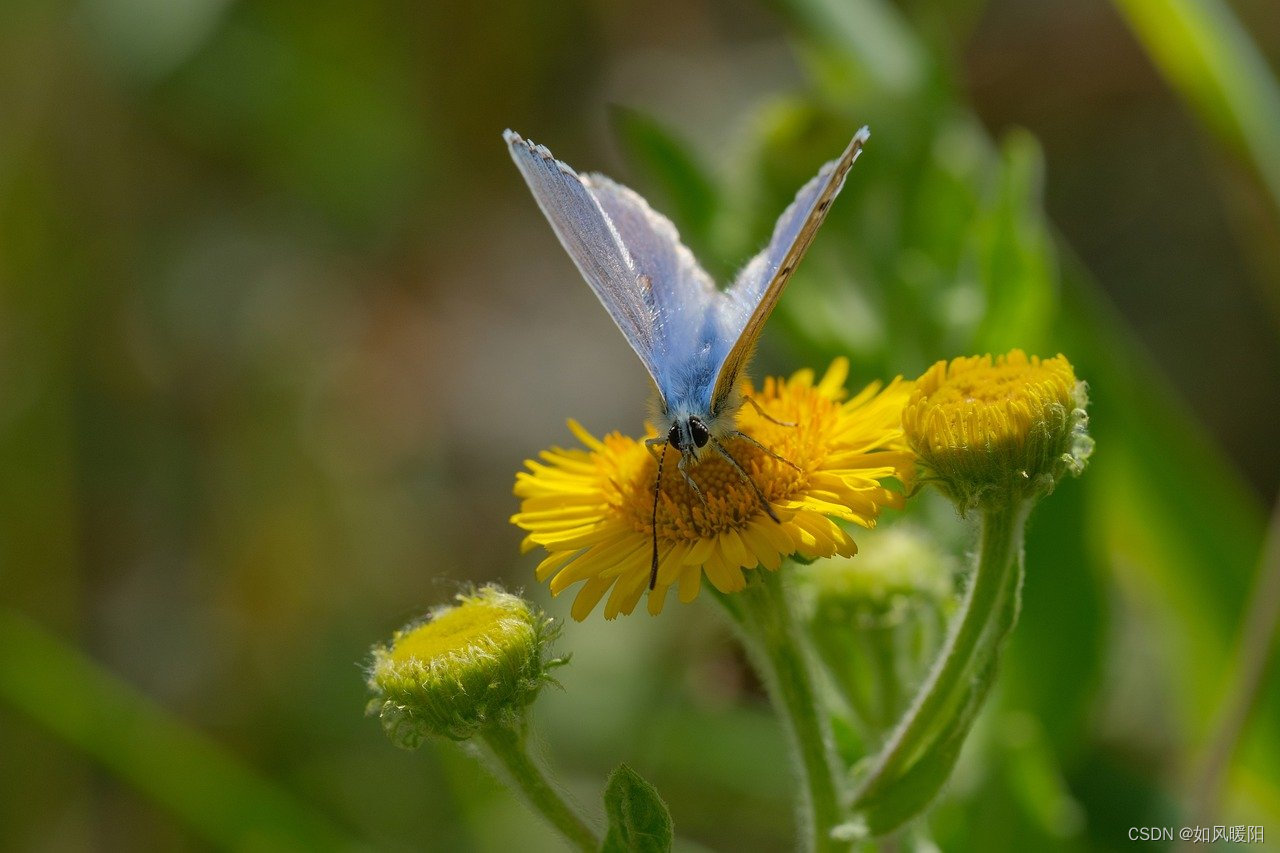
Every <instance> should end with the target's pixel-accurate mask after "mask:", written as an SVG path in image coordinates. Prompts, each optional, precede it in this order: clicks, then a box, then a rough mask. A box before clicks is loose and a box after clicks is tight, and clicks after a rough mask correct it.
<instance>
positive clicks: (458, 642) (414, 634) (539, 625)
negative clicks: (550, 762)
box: [368, 586, 567, 749]
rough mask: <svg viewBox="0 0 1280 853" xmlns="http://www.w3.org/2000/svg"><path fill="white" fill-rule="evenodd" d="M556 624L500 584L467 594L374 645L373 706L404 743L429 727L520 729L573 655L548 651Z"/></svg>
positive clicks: (446, 732)
mask: <svg viewBox="0 0 1280 853" xmlns="http://www.w3.org/2000/svg"><path fill="white" fill-rule="evenodd" d="M558 633H559V626H558V624H557V623H556V622H555V621H554V620H552V619H549V618H547V617H546V616H545V615H544V614H543V613H542V612H541V611H540V610H538V609H537V608H536V607H534V606H533V605H532V604H530V603H529V602H527V601H525V600H524V599H521V598H519V597H517V596H514V595H511V594H509V593H506V592H503V591H502V590H501V589H499V588H498V587H496V586H486V587H483V588H481V589H480V590H478V591H476V592H473V593H469V594H461V595H459V596H458V597H457V604H454V605H448V606H444V607H440V608H437V609H435V610H433V611H432V612H431V613H430V614H428V615H427V617H426V618H425V619H423V620H421V621H420V622H417V623H414V624H411V625H409V626H407V627H405V628H404V629H402V630H400V631H397V632H396V634H395V636H394V638H393V639H392V641H391V643H390V644H389V645H386V646H378V647H376V648H374V650H373V663H372V666H371V667H370V670H369V677H368V685H369V689H370V690H371V691H372V692H373V699H372V700H371V701H370V703H369V713H371V714H374V713H376V714H377V715H378V716H379V717H380V718H381V720H382V725H383V728H384V729H385V730H386V732H387V735H388V736H389V737H390V738H391V739H392V740H393V741H394V742H395V743H396V744H398V745H400V746H402V747H405V748H406V749H414V748H416V747H417V746H419V745H420V744H421V743H422V741H423V739H424V738H426V737H427V736H428V735H435V736H437V737H443V738H449V739H451V740H466V739H467V738H470V737H472V736H474V735H476V734H478V733H480V732H483V731H485V730H487V729H490V728H493V727H504V728H509V729H516V728H518V727H520V726H521V725H522V724H523V721H524V717H525V709H526V708H527V707H528V706H529V704H530V703H532V702H533V700H534V699H536V698H537V696H538V692H539V691H540V690H541V689H542V687H543V685H544V684H546V683H547V682H548V681H551V680H552V679H551V676H550V675H549V672H550V670H551V669H552V668H553V667H556V666H559V665H561V664H564V663H566V662H567V658H555V657H551V656H550V644H551V642H552V640H554V639H555V637H556V635H557V634H558Z"/></svg>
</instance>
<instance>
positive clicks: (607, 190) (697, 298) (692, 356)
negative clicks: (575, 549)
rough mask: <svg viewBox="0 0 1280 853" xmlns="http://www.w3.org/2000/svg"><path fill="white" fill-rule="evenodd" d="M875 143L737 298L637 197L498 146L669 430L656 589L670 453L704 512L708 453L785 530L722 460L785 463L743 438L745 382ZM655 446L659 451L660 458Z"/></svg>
mask: <svg viewBox="0 0 1280 853" xmlns="http://www.w3.org/2000/svg"><path fill="white" fill-rule="evenodd" d="M870 136H871V133H870V131H869V130H868V129H867V128H866V127H863V128H862V129H861V130H859V131H858V132H857V133H856V134H854V136H853V139H852V140H851V141H850V142H849V145H848V147H846V148H845V150H844V153H843V154H841V155H840V156H839V157H838V158H837V159H835V160H832V161H831V162H829V163H827V164H826V165H824V166H823V167H822V168H821V169H820V170H819V171H818V174H817V176H816V177H815V178H813V179H812V180H811V181H809V182H808V183H807V184H805V185H804V186H803V187H801V188H800V191H799V192H798V193H797V194H796V197H795V201H793V202H792V203H791V205H790V206H788V207H787V209H786V210H785V211H783V213H782V216H781V217H779V219H778V222H777V225H775V226H774V229H773V236H772V238H771V239H770V240H769V245H768V246H766V247H765V248H764V250H763V251H761V252H760V253H759V254H758V255H756V256H755V257H754V258H752V259H751V260H750V261H749V262H748V263H747V265H746V266H745V267H744V268H743V269H742V271H741V272H740V273H739V274H738V275H737V277H736V279H735V280H734V282H733V284H732V285H731V286H729V287H728V288H726V289H724V290H720V289H719V288H717V287H716V285H715V282H714V281H712V279H711V277H710V276H709V275H708V274H707V273H706V272H704V271H703V269H702V267H700V266H699V265H698V262H697V261H696V260H695V259H694V257H693V253H692V252H690V251H689V249H688V248H686V247H685V245H684V244H683V243H681V242H680V236H679V234H678V233H677V232H676V229H675V226H674V225H672V224H671V221H670V220H669V219H667V218H666V217H665V216H662V215H661V214H659V213H657V212H655V211H654V210H653V209H652V208H651V207H650V206H649V203H648V202H646V201H645V200H644V199H643V198H642V197H641V196H640V195H639V194H638V193H636V192H634V191H632V190H630V189H627V188H626V187H624V186H622V185H621V184H618V183H615V182H614V181H612V180H610V179H609V178H607V177H605V176H604V175H599V174H585V175H579V174H578V173H577V172H575V171H574V170H573V169H572V168H570V167H569V166H568V165H567V164H565V163H562V162H561V161H559V160H557V159H556V158H555V157H554V156H552V154H551V152H550V151H548V150H547V148H546V147H545V146H542V145H537V144H535V143H533V142H530V141H528V140H526V139H523V138H521V137H520V135H519V134H517V133H515V132H513V131H511V130H507V131H506V132H504V133H503V135H502V138H503V139H504V140H506V143H507V147H508V149H509V150H510V152H511V158H512V159H513V160H515V163H516V166H517V167H518V168H519V169H520V173H521V174H522V175H523V176H524V179H525V181H526V182H527V183H528V185H529V189H530V190H531V191H532V192H533V197H534V199H535V200H536V201H537V202H538V207H540V208H541V209H542V213H543V215H545V216H546V218H547V221H548V222H550V223H551V228H552V230H553V231H555V233H556V236H557V237H559V238H560V243H561V245H563V246H564V248H565V251H567V252H568V253H569V257H570V258H572V259H573V262H574V264H575V265H576V266H577V267H578V271H579V272H581V273H582V277H583V278H584V279H586V281H587V284H588V285H589V286H590V287H591V290H592V292H594V293H595V295H596V296H597V297H598V298H599V299H600V302H601V303H602V304H603V305H604V307H605V310H606V311H608V312H609V316H610V317H612V318H613V321H614V323H616V324H617V326H618V328H619V329H620V330H621V331H622V335H623V337H625V338H626V339H627V343H629V344H631V348H632V349H633V350H635V353H636V355H637V356H639V357H640V361H641V362H642V363H643V364H644V366H645V369H646V370H648V371H649V376H650V377H651V378H652V379H653V384H654V386H655V387H656V388H657V391H658V402H657V412H656V414H657V421H658V423H659V426H660V427H665V429H664V430H662V431H660V432H659V434H658V437H656V438H651V439H649V440H648V446H649V448H650V452H654V453H655V456H656V457H657V461H658V476H657V481H656V482H655V484H654V498H653V521H654V525H653V568H652V572H651V574H650V578H649V588H650V589H653V587H654V583H655V581H656V580H657V571H658V542H657V535H658V534H657V512H658V496H659V494H660V489H661V484H662V465H663V462H664V460H665V457H666V446H670V447H671V448H673V449H675V450H676V451H677V452H678V453H679V454H680V461H679V463H678V467H679V471H680V474H681V475H682V476H683V477H684V479H685V482H686V483H688V484H689V487H690V489H691V490H692V491H693V492H694V494H696V495H697V496H698V497H699V498H701V499H703V501H704V502H705V498H704V497H703V495H702V491H701V490H700V489H699V487H698V485H697V483H695V482H694V480H693V479H692V478H691V477H690V476H689V468H690V467H691V466H692V465H694V464H695V463H696V462H697V461H698V460H699V459H700V458H701V457H702V454H703V453H705V452H708V448H709V449H710V452H713V453H715V454H717V455H718V456H720V457H722V458H724V459H725V460H726V461H727V462H728V463H729V464H730V466H731V467H732V468H733V469H734V470H735V471H737V472H738V474H739V475H741V476H742V478H743V479H744V480H745V481H746V482H747V483H749V484H750V485H751V487H752V488H753V489H754V490H755V493H756V496H757V497H758V498H759V500H760V504H761V507H762V508H763V509H764V511H765V512H766V513H768V515H769V517H770V518H772V519H773V520H774V521H778V516H777V514H776V513H775V512H774V510H773V508H772V507H771V506H770V505H769V501H768V500H767V499H766V498H765V496H764V493H763V492H761V490H760V488H759V486H757V485H756V483H755V481H753V480H752V479H751V477H750V475H749V474H748V473H747V471H746V470H745V469H744V468H743V467H742V465H741V464H739V463H738V461H737V460H736V459H734V457H733V456H732V455H730V453H729V451H728V450H727V449H726V448H725V442H726V441H727V440H728V439H730V438H740V439H744V440H746V441H748V442H750V443H752V444H754V445H756V446H757V447H760V448H761V449H762V450H764V451H765V452H767V453H769V454H770V455H772V456H774V457H775V458H778V459H780V460H781V461H783V462H787V460H785V459H782V458H781V457H779V456H777V454H774V453H772V451H770V450H769V449H768V448H766V447H764V446H763V445H761V444H760V443H759V442H757V441H756V440H755V439H753V438H752V437H751V436H749V435H747V434H746V433H743V432H740V431H739V430H738V429H737V415H738V411H739V410H740V409H741V408H742V406H743V404H744V402H748V403H751V404H752V405H753V406H756V408H757V410H760V409H759V406H757V405H756V404H755V402H754V401H753V400H750V399H744V397H743V395H742V392H741V390H740V387H739V386H740V381H739V380H740V379H741V377H742V373H743V371H744V370H745V369H746V366H747V363H748V362H749V361H750V360H751V356H752V355H753V353H754V352H755V348H756V343H757V342H758V341H759V339H760V332H761V330H763V328H764V324H765V321H766V320H768V319H769V315H770V314H771V313H773V309H774V307H775V306H776V305H777V304H778V298H779V297H780V296H781V295H782V291H783V289H784V288H785V287H786V286H787V282H788V281H789V280H790V279H791V274H792V273H793V272H795V268H796V265H797V264H799V263H800V259H801V258H803V257H804V254H805V252H806V251H808V249H809V246H810V244H811V243H812V242H813V238H814V236H815V235H816V234H817V232H818V228H819V227H820V226H821V225H822V222H823V220H824V219H826V216H827V211H828V210H830V208H831V202H832V201H833V200H834V199H835V197H836V195H838V194H839V192H840V189H841V187H843V186H844V180H845V177H846V176H847V175H848V174H849V169H850V168H851V167H852V166H853V163H854V161H855V160H857V159H858V155H859V154H860V153H861V152H862V147H863V145H864V144H865V143H866V141H867V139H868V138H870ZM761 414H762V415H764V414H765V413H764V412H763V411H762V410H761ZM766 416H767V415H766ZM657 446H661V447H662V449H661V450H660V451H657V452H655V451H654V450H653V448H654V447H657ZM787 464H791V463H789V462H787ZM793 467H794V466H793Z"/></svg>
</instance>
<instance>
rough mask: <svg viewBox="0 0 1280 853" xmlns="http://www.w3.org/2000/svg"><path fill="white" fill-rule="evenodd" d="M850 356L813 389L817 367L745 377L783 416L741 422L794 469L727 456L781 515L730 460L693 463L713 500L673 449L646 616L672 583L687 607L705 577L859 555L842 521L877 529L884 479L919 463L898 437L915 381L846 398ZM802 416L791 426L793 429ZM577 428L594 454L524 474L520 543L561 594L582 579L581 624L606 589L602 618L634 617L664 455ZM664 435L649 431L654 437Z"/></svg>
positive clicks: (736, 579)
mask: <svg viewBox="0 0 1280 853" xmlns="http://www.w3.org/2000/svg"><path fill="white" fill-rule="evenodd" d="M847 373H848V362H846V361H845V360H844V359H838V360H836V361H835V362H834V363H833V364H832V365H831V368H830V369H829V370H828V371H827V373H826V375H824V376H823V377H822V379H821V380H819V381H817V382H816V383H815V381H814V374H813V372H812V371H808V370H804V371H800V372H799V373H796V374H795V375H794V376H792V377H791V379H790V380H774V379H768V380H766V381H765V384H764V387H763V388H762V389H761V390H760V392H759V393H756V392H755V391H754V390H753V389H752V388H751V387H750V385H749V384H748V383H744V392H745V394H746V395H747V396H748V397H750V398H752V399H753V400H755V401H756V402H757V403H758V404H759V405H760V407H761V409H763V411H764V412H766V413H767V414H768V415H769V417H771V418H773V419H775V420H777V421H782V422H783V423H782V424H780V423H774V422H772V421H770V420H769V419H767V418H765V417H763V416H762V415H761V414H760V413H759V412H757V411H756V410H755V409H754V407H752V406H744V407H743V408H742V410H741V412H740V413H739V415H738V427H739V429H741V430H742V431H743V432H744V433H746V434H747V435H750V436H751V437H752V438H754V439H755V440H756V441H759V442H760V443H761V444H763V445H764V446H765V447H768V448H769V449H770V450H772V451H773V452H774V453H776V454H778V455H779V456H781V457H783V458H784V459H786V460H788V461H789V462H790V463H792V465H794V466H795V467H792V465H788V464H787V463H785V462H781V461H779V460H777V459H776V458H774V457H773V456H771V455H770V454H769V453H766V452H765V451H764V450H762V449H761V448H759V447H757V446H755V445H754V444H752V443H750V442H748V441H745V440H743V439H730V440H729V441H728V442H727V443H726V445H727V448H728V450H729V452H730V453H731V454H732V455H733V456H734V458H736V459H737V460H738V461H739V462H740V463H741V464H742V466H743V468H745V469H746V470H747V471H748V472H749V473H750V475H751V478H752V480H754V481H755V483H756V484H757V485H758V486H759V487H760V490H761V492H763V494H764V495H765V497H767V498H768V500H769V503H770V506H771V507H772V508H773V510H774V512H775V513H776V514H777V516H778V521H774V520H773V519H771V518H770V517H769V515H768V514H767V513H766V512H765V511H764V509H763V508H762V507H761V505H760V501H759V498H758V497H757V496H756V493H755V492H754V490H753V489H752V487H751V485H750V484H749V483H747V482H745V481H744V480H743V479H742V478H741V477H740V476H739V475H738V473H737V472H735V471H734V470H733V469H732V468H731V467H730V466H729V464H728V463H727V462H725V461H724V460H723V459H721V458H720V457H717V456H711V455H708V456H704V457H703V458H702V460H701V461H700V462H698V463H697V465H695V466H693V467H691V468H690V469H689V474H690V476H691V477H692V478H693V479H694V481H695V482H696V483H697V485H698V487H699V489H700V490H701V492H702V494H703V496H704V497H705V499H706V503H705V505H704V504H703V502H702V500H700V499H699V497H698V496H697V494H696V493H695V492H693V490H691V489H690V488H689V486H688V485H687V484H686V483H685V482H684V479H683V478H682V477H681V476H680V475H679V474H678V473H676V462H677V461H678V454H677V452H676V451H674V450H672V449H670V448H666V449H665V450H664V452H666V453H667V454H668V458H667V459H666V462H665V468H664V475H663V477H662V492H661V497H660V501H659V504H658V512H657V525H656V528H657V538H658V573H657V581H656V585H655V587H654V589H653V591H652V592H651V593H650V594H649V612H650V613H652V614H657V613H660V612H661V611H662V607H663V604H664V603H665V601H666V596H667V591H668V590H669V589H670V588H671V587H673V586H675V587H677V588H678V590H679V598H680V600H681V601H683V602H689V601H692V600H693V599H694V598H695V597H696V596H697V595H698V591H699V589H700V587H701V584H702V575H703V573H704V572H705V573H706V576H707V580H709V581H710V582H711V584H712V585H713V586H714V587H715V588H716V589H718V590H720V591H721V592H725V593H729V592H734V591H736V590H739V589H742V587H743V586H745V585H746V575H745V574H744V570H747V571H750V570H752V569H755V568H756V567H757V566H764V567H765V568H767V569H770V570H776V569H777V568H778V567H779V566H781V565H782V560H783V558H784V557H787V556H789V555H792V554H796V555H799V556H801V557H804V558H807V559H813V558H816V557H830V556H832V555H835V554H842V555H844V556H852V555H853V554H854V553H855V552H856V551H857V546H856V545H855V544H854V542H853V539H851V538H850V537H849V534H848V533H847V532H846V531H845V530H844V528H843V527H841V526H840V525H839V524H837V523H836V521H835V519H840V520H844V521H849V522H853V523H855V524H860V525H862V526H864V527H872V526H874V525H875V521H876V517H877V516H878V515H879V514H880V509H881V507H883V506H899V505H900V504H901V502H902V494H901V493H900V492H898V491H894V490H893V489H891V488H890V487H889V485H886V484H885V483H884V482H883V481H885V480H889V479H896V480H898V481H899V482H900V483H901V482H905V481H906V479H907V478H908V477H909V475H910V472H911V470H912V467H913V464H914V457H913V456H912V454H911V452H910V451H909V450H908V449H907V446H906V443H905V441H904V439H903V437H902V428H901V419H902V407H903V405H904V404H905V403H906V400H907V397H908V395H909V394H910V391H911V384H910V383H909V382H904V381H902V380H901V379H895V380H894V381H893V382H891V383H889V385H888V387H886V388H885V389H884V390H880V386H879V384H878V383H877V384H873V385H871V386H868V387H867V388H866V389H864V390H863V391H862V392H861V393H859V394H858V395H857V396H855V397H854V398H853V399H851V400H847V401H846V400H845V399H844V398H845V397H846V396H847V394H846V391H845V389H844V380H845V377H846V375H847ZM787 423H790V424H794V426H789V425H784V424H787ZM569 428H570V429H571V430H573V433H574V435H576V436H577V437H578V439H579V440H580V441H581V442H582V443H583V444H585V445H586V447H587V449H585V450H584V449H577V448H575V449H561V448H553V449H551V450H547V451H544V452H543V453H542V454H541V456H540V459H541V461H534V460H530V461H528V462H527V463H526V465H527V466H528V468H529V470H528V471H522V472H520V473H519V474H517V475H516V487H515V493H516V495H517V496H518V497H520V498H521V499H522V500H521V507H520V512H519V513H517V514H516V515H514V516H512V518H511V520H512V522H513V523H515V524H517V525H519V526H520V527H521V528H523V529H525V530H527V531H529V535H528V536H527V537H526V538H525V540H524V544H523V548H524V550H525V551H528V550H531V549H533V548H535V547H537V546H542V547H544V548H546V549H547V552H548V555H547V557H546V559H544V560H543V561H542V562H541V563H540V564H539V565H538V568H537V576H538V579H539V580H546V579H547V578H551V592H552V593H553V594H556V595H558V594H560V593H561V592H563V591H564V590H565V589H567V588H569V587H570V586H572V585H574V584H576V583H582V584H583V586H582V588H581V589H580V590H579V591H578V594H577V598H576V599H575V600H574V603H573V609H572V614H573V618H574V619H578V620H581V619H583V618H585V617H586V616H587V614H588V613H590V612H591V611H592V610H593V609H595V606H596V605H597V604H598V603H599V602H600V600H601V599H602V598H603V597H604V595H605V593H610V594H609V599H608V601H607V602H606V603H605V611H604V615H605V618H606V619H612V618H614V617H615V616H617V615H618V614H619V613H630V612H631V611H632V610H634V609H635V606H636V604H637V603H638V602H639V601H640V597H641V595H643V594H644V591H645V589H646V588H647V587H648V585H649V578H650V571H651V559H652V550H651V549H652V538H651V537H652V534H653V530H654V525H653V523H652V521H651V518H652V512H653V496H654V484H655V479H656V476H657V473H656V472H657V462H656V460H655V459H654V456H653V455H652V454H651V453H650V452H649V451H648V450H647V449H646V447H645V445H644V442H643V440H637V439H634V438H629V437H626V436H623V435H621V434H618V433H612V434H610V435H608V436H606V437H605V438H604V439H603V440H599V439H596V438H594V437H593V436H591V435H590V434H588V433H587V432H586V430H584V429H583V428H582V427H581V426H579V425H578V424H577V423H575V422H573V421H570V422H569ZM656 434H657V433H656V432H655V431H654V430H653V427H652V426H651V425H650V427H649V435H650V436H654V435H656Z"/></svg>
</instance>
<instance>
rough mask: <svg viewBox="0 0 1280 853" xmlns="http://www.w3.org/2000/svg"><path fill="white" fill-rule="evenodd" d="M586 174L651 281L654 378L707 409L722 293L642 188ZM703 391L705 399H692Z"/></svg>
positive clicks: (667, 393)
mask: <svg viewBox="0 0 1280 853" xmlns="http://www.w3.org/2000/svg"><path fill="white" fill-rule="evenodd" d="M582 180H583V183H585V184H586V186H587V189H588V190H589V191H590V192H591V194H592V196H594V197H595V199H596V201H597V202H599V204H600V207H601V208H602V209H603V210H604V212H605V214H606V215H607V216H608V217H609V219H610V221H612V222H613V224H614V225H615V226H616V227H617V230H618V233H619V234H620V235H621V237H622V239H623V241H624V242H625V244H626V248H627V251H628V252H629V253H630V254H631V257H632V259H633V260H634V261H635V265H636V268H637V270H639V271H640V272H641V276H642V277H641V281H642V283H643V284H644V285H647V290H648V293H647V296H648V301H649V304H650V305H652V307H653V312H654V321H655V329H654V331H655V334H656V336H657V338H658V344H659V351H660V352H661V358H660V360H659V363H658V372H657V373H656V374H655V376H654V379H655V381H656V382H657V385H658V391H659V393H661V394H662V398H663V401H664V403H666V404H668V405H669V406H671V407H673V408H675V409H681V408H695V409H698V410H699V411H704V408H703V407H705V406H706V404H707V402H708V400H709V394H710V388H711V385H712V383H713V382H714V380H715V368H716V366H717V365H718V364H719V361H718V358H717V356H718V355H719V354H722V353H719V354H717V353H715V349H716V346H717V343H718V341H719V338H720V324H719V322H717V319H718V310H717V309H718V306H719V303H720V302H722V301H723V298H724V297H723V295H722V294H721V293H720V291H719V290H718V289H717V288H716V286H715V282H714V281H712V279H711V276H709V275H707V273H706V272H705V271H704V270H703V269H702V267H700V266H699V265H698V262H697V260H696V259H695V258H694V257H693V253H692V252H690V251H689V249H688V248H686V247H685V245H684V244H683V243H681V242H680V235H679V233H678V232H677V231H676V228H675V226H674V225H672V224H671V221H670V220H669V219H667V218H666V217H665V216H662V215H661V214H659V213H657V212H656V211H654V210H653V208H651V207H650V206H649V203H648V202H647V201H645V200H644V199H643V198H642V197H641V196H640V195H639V194H638V193H636V192H634V191H633V190H630V189H628V188H627V187H624V186H622V185H621V184H619V183H616V182H614V181H612V180H610V179H609V178H607V177H605V176H604V175H598V174H588V175H583V176H582ZM721 349H722V350H723V349H725V348H724V347H722V348H721ZM698 396H701V397H702V398H703V400H702V401H701V404H699V403H698V402H697V401H696V400H695V399H693V398H695V397H698Z"/></svg>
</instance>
